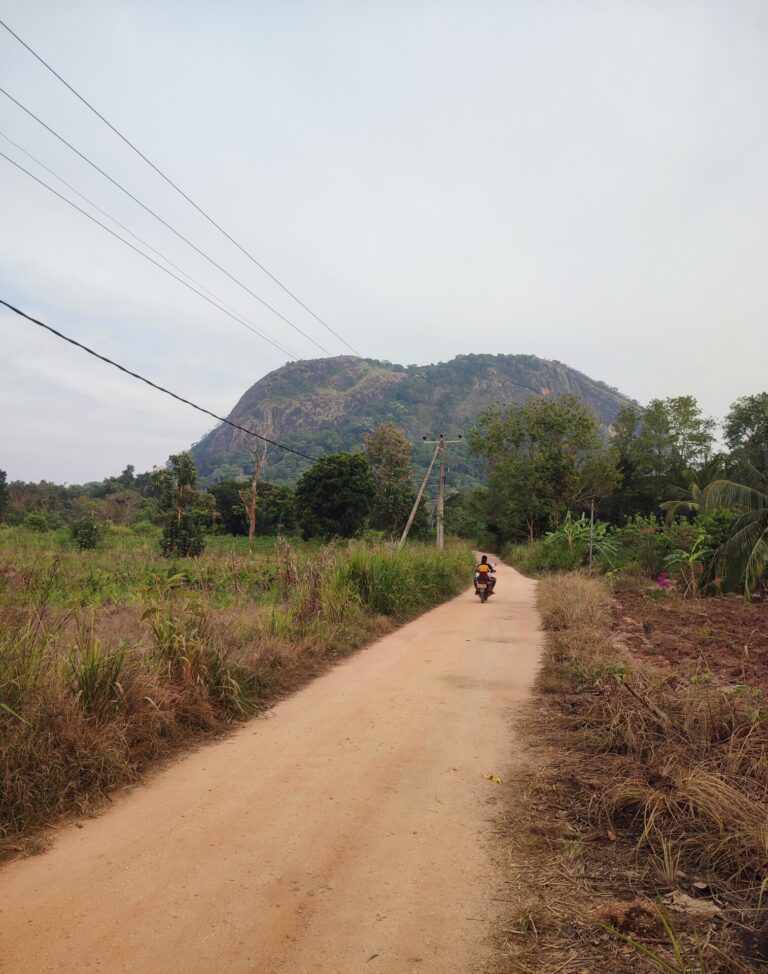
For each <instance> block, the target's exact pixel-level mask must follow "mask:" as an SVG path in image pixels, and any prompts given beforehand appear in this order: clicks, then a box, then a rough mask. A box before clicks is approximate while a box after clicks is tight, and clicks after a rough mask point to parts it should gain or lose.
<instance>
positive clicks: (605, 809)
mask: <svg viewBox="0 0 768 974" xmlns="http://www.w3.org/2000/svg"><path fill="white" fill-rule="evenodd" d="M539 604H540V608H541V612H542V616H543V619H544V627H545V628H546V629H547V630H548V632H549V636H548V653H547V658H546V661H545V666H544V671H543V674H542V677H541V681H540V689H541V690H542V691H544V692H548V693H550V694H551V693H556V694H557V695H558V696H557V697H556V698H551V701H552V702H551V703H550V705H549V706H550V707H551V708H552V713H551V715H550V717H554V718H555V719H554V723H553V722H552V721H550V724H551V726H553V727H555V729H554V731H553V734H554V740H555V742H556V743H557V744H558V745H559V746H560V747H562V746H563V745H567V747H568V748H569V749H570V754H569V761H570V767H571V769H572V772H573V773H574V776H575V778H576V779H577V786H578V790H579V791H580V796H579V797H580V801H581V802H582V804H583V807H584V809H585V814H586V818H587V820H588V821H589V822H591V823H592V827H593V828H594V827H595V826H596V827H597V828H599V829H600V830H601V832H602V834H603V835H606V834H608V835H610V836H613V838H614V840H615V837H616V834H619V835H621V836H624V837H626V838H627V839H630V840H631V849H632V850H633V851H632V859H633V861H634V863H635V867H636V868H637V867H639V870H640V871H639V875H642V876H644V877H645V878H646V880H647V881H651V882H652V883H653V887H654V888H655V890H656V891H657V893H658V894H659V895H660V894H661V893H664V892H669V891H675V890H676V889H679V887H681V886H682V887H683V888H685V884H686V883H690V882H691V877H697V878H698V880H699V883H698V887H696V888H693V887H689V888H690V889H691V890H692V892H693V893H694V894H695V895H699V896H701V895H704V896H705V897H707V898H709V901H710V905H713V904H712V899H711V898H712V897H714V898H715V900H716V905H715V909H714V911H713V912H714V914H717V916H718V917H719V921H718V922H720V924H721V926H720V927H719V928H718V929H717V930H714V929H713V930H712V931H710V934H711V936H710V939H711V941H712V943H711V945H710V946H711V949H710V947H708V948H707V950H705V951H704V952H703V954H701V958H700V960H701V964H702V965H703V966H701V967H700V968H699V966H696V967H695V968H690V969H696V970H699V969H701V970H702V971H704V970H706V971H726V970H744V969H751V968H749V966H747V967H746V968H745V967H744V966H743V962H742V961H740V960H739V959H738V956H737V953H738V951H737V952H735V953H734V950H735V948H734V947H733V945H731V946H729V947H728V948H727V949H726V948H725V947H724V946H723V944H725V942H726V941H727V940H728V939H729V937H730V938H731V939H732V940H734V942H736V943H737V946H738V942H740V939H739V938H741V941H743V936H742V931H739V932H738V936H737V935H735V934H733V928H732V926H729V924H732V921H735V920H738V921H739V922H741V923H746V925H747V926H748V927H750V928H751V929H752V933H751V934H750V936H753V938H754V937H757V938H758V939H760V938H761V937H765V935H766V934H768V923H767V920H768V913H767V912H766V909H768V901H767V899H766V897H767V896H768V804H767V803H766V799H767V798H768V757H767V755H768V713H766V712H765V711H764V710H763V709H762V707H761V704H762V697H761V694H760V692H759V691H755V690H753V689H751V688H749V687H746V686H742V685H738V686H732V687H723V686H717V685H715V684H714V683H713V682H712V681H711V680H710V679H709V677H708V675H707V674H698V675H694V676H693V677H690V676H689V677H686V678H682V677H678V676H676V675H674V674H673V675H670V674H669V673H665V674H662V673H660V672H657V671H655V670H653V669H651V668H649V667H647V666H644V665H641V664H639V663H636V662H635V661H634V660H633V659H632V658H631V657H630V656H629V655H628V654H627V653H626V652H624V651H623V650H622V649H621V648H620V647H618V646H617V645H616V644H615V643H614V640H613V638H612V633H611V629H610V613H609V596H608V593H607V592H606V590H605V588H604V587H603V585H602V583H601V582H599V581H597V580H595V579H591V578H587V577H584V576H580V575H563V576H550V577H547V578H544V579H542V580H541V581H540V582H539ZM579 754H581V755H583V757H582V759H581V760H580V759H579V757H578V756H579ZM629 848H630V847H628V849H629ZM630 872H631V870H630ZM701 889H703V890H705V892H704V894H702V893H701V892H697V890H701ZM726 921H727V923H726ZM608 926H610V927H611V928H614V929H617V930H619V931H621V930H622V926H621V923H619V922H618V921H617V922H613V923H609V924H608ZM726 928H727V929H726ZM728 931H730V933H729V932H728ZM708 936H709V935H708ZM761 942H763V941H762V940H761ZM766 942H768V940H767V941H766ZM718 944H719V946H718ZM698 956H699V955H698V954H697V957H698ZM712 958H716V959H712ZM765 959H766V960H768V956H766V958H765ZM696 963H697V965H698V964H699V961H698V960H697V962H696ZM661 969H667V968H663V967H661ZM673 969H674V970H678V969H680V970H687V969H688V968H685V967H679V965H678V966H677V967H675V966H674V965H673ZM753 969H755V970H757V969H759V966H758V967H754V968H753Z"/></svg>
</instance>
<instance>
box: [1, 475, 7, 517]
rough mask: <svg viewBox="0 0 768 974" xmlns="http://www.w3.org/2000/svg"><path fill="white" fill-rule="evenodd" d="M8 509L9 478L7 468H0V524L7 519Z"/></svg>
mask: <svg viewBox="0 0 768 974" xmlns="http://www.w3.org/2000/svg"><path fill="white" fill-rule="evenodd" d="M7 510H8V478H7V476H6V473H5V470H0V524H2V523H3V521H4V520H5V514H6V511H7Z"/></svg>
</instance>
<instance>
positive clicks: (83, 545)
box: [69, 514, 101, 551]
mask: <svg viewBox="0 0 768 974" xmlns="http://www.w3.org/2000/svg"><path fill="white" fill-rule="evenodd" d="M69 530H70V533H71V535H72V540H73V542H74V544H75V547H76V548H77V549H78V550H79V551H90V550H92V549H93V548H95V547H96V546H97V545H98V543H99V540H100V538H101V529H100V527H99V525H98V524H97V523H96V519H95V518H94V516H93V515H92V514H90V515H87V516H86V517H82V518H79V519H78V520H77V521H74V522H73V523H72V525H71V526H70V529H69Z"/></svg>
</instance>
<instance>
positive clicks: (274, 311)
mask: <svg viewBox="0 0 768 974" xmlns="http://www.w3.org/2000/svg"><path fill="white" fill-rule="evenodd" d="M0 94H3V95H5V97H6V98H8V99H9V100H10V101H12V102H13V103H14V105H16V106H17V107H18V108H20V109H21V110H22V111H23V112H25V113H26V114H27V115H29V117H30V118H33V119H34V120H35V121H36V122H37V123H38V125H42V127H43V128H44V129H45V130H46V131H48V132H50V133H51V135H53V136H54V137H55V138H57V139H58V140H59V142H61V143H63V144H64V145H65V146H66V147H67V148H68V149H71V150H72V152H74V153H75V154H76V155H78V156H79V157H80V158H81V159H82V160H83V161H84V162H87V163H88V165H89V166H91V167H92V168H93V169H95V170H96V172H98V173H101V175H102V176H103V177H104V178H105V179H108V180H109V182H110V183H112V185H113V186H116V187H117V188H118V189H119V190H120V192H122V193H125V195H126V196H128V197H129V198H130V199H132V200H133V202H134V203H136V204H137V205H138V206H140V207H141V208H142V209H143V210H146V212H147V213H149V215H150V216H153V217H154V218H155V219H156V220H157V221H158V222H159V223H162V225H163V226H164V227H166V228H167V229H168V230H170V231H171V233H173V234H175V235H176V236H177V237H178V238H179V240H183V241H184V243H185V244H187V246H188V247H191V248H192V249H193V250H194V251H195V252H196V253H198V254H200V256H201V257H203V258H204V259H205V260H207V261H208V263H209V264H213V266H214V267H216V268H217V269H218V270H220V271H221V273H222V274H225V275H226V276H227V277H228V278H229V279H230V280H231V281H234V282H235V284H237V285H238V286H239V287H241V288H242V289H243V290H244V291H247V292H248V294H250V295H251V297H252V298H255V299H256V300H257V301H258V302H259V303H260V304H262V305H263V306H264V307H265V308H267V310H268V311H271V312H272V314H274V315H276V316H277V317H278V318H280V320H281V321H284V322H285V323H286V325H289V326H290V327H291V328H293V330H294V331H297V332H298V333H299V334H300V335H302V336H303V337H304V338H306V339H307V341H309V342H311V343H312V344H313V345H315V346H316V347H317V348H319V349H320V351H321V352H325V354H326V355H330V354H331V353H330V352H329V351H328V349H327V348H325V346H324V345H321V344H320V342H317V341H315V339H314V338H312V337H311V336H310V335H308V334H307V333H306V332H305V331H302V329H301V328H299V326H298V325H296V324H294V323H293V322H292V321H291V319H290V318H286V316H285V315H284V314H283V313H282V312H280V311H278V310H277V308H275V307H273V306H272V305H271V304H269V302H267V301H265V300H264V298H261V297H259V295H258V294H256V292H255V291H252V290H251V289H250V288H249V287H248V285H247V284H243V282H242V281H241V280H240V279H239V278H237V277H235V276H234V274H230V273H229V271H228V270H227V269H226V268H224V267H222V266H221V264H219V263H218V261H216V260H214V259H213V257H210V256H209V255H208V254H206V252H205V251H204V250H201V249H200V248H199V247H198V246H197V244H194V243H192V241H191V240H190V239H189V238H188V237H185V236H184V234H183V233H181V232H180V231H179V230H177V229H176V228H175V227H173V226H171V224H170V223H168V221H167V220H164V219H163V218H162V217H161V216H160V215H159V214H158V213H155V211H154V210H153V209H151V208H150V207H149V206H147V205H146V203H142V201H141V200H140V199H139V198H138V196H134V194H133V193H132V192H131V191H130V190H128V189H126V188H125V186H123V185H122V184H121V183H119V182H118V181H117V180H116V179H113V177H112V176H110V175H109V173H108V172H105V171H104V170H103V169H102V168H101V166H98V165H96V163H95V162H93V160H92V159H89V158H88V156H86V155H85V154H84V153H83V152H81V151H80V150H79V149H76V148H75V147H74V146H73V145H72V143H71V142H68V141H67V140H66V139H65V138H64V136H63V135H59V133H58V132H56V131H55V130H54V129H52V128H51V126H50V125H48V124H46V123H45V122H44V121H43V120H42V119H41V118H40V117H39V116H37V115H35V113H34V112H33V111H32V110H31V109H29V108H27V107H26V105H23V104H22V103H21V102H20V101H19V100H18V98H14V97H13V95H12V94H10V92H8V91H6V90H5V88H0Z"/></svg>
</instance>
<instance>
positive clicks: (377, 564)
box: [0, 532, 473, 838]
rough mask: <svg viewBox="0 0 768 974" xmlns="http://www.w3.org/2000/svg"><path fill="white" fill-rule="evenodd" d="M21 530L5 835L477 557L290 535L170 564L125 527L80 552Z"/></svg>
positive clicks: (11, 574)
mask: <svg viewBox="0 0 768 974" xmlns="http://www.w3.org/2000/svg"><path fill="white" fill-rule="evenodd" d="M12 540H13V545H11V547H10V549H9V548H6V549H5V552H6V555H7V554H8V553H9V551H11V552H12V553H13V558H6V560H5V561H4V562H3V561H0V838H1V837H3V836H6V837H8V836H11V835H14V834H18V833H20V832H24V831H25V830H28V829H30V828H32V827H34V826H37V825H40V824H42V823H44V822H48V821H51V820H52V819H53V818H55V817H56V816H57V815H60V814H62V813H64V812H67V811H73V810H75V811H77V810H83V809H86V808H87V807H88V806H89V804H90V803H92V802H93V801H94V800H95V799H98V798H99V796H101V795H104V794H106V793H107V792H109V791H110V790H111V789H113V788H115V787H116V786H119V785H121V784H125V783H127V782H130V781H133V780H135V779H136V778H137V777H138V776H139V775H140V774H141V773H142V771H143V770H144V769H145V768H146V767H148V766H149V765H150V764H151V763H152V762H153V761H155V760H156V759H157V758H159V757H161V756H163V755H165V754H168V753H169V752H170V751H171V750H172V749H174V748H177V747H179V746H180V745H183V744H184V743H185V742H187V741H189V740H190V738H193V737H195V736H198V735H199V734H200V733H201V732H206V731H211V730H214V729H216V728H219V727H222V726H224V725H226V724H227V723H228V722H230V721H232V720H234V719H239V718H242V717H243V716H245V715H247V714H249V713H253V712H254V710H256V709H258V708H259V707H262V706H264V705H265V704H266V703H268V702H270V701H272V700H274V699H276V698H277V697H279V696H280V695H282V694H284V693H286V692H288V691H290V690H291V689H293V688H295V687H296V686H298V685H300V684H301V683H302V682H305V681H306V680H307V679H309V678H310V677H311V676H312V675H313V674H315V673H317V672H319V671H320V670H321V669H322V668H323V667H324V666H327V665H328V664H329V662H331V661H332V660H333V659H336V658H338V657H339V656H341V655H344V654H345V653H348V652H350V651H351V650H352V649H354V648H355V647H357V646H360V645H362V644H363V643H365V642H367V641H370V640H371V639H372V638H374V637H375V636H376V635H378V634H380V633H382V632H385V631H387V630H388V629H389V628H391V627H392V626H393V625H396V624H397V623H399V622H401V621H404V620H406V619H408V618H410V617H412V616H414V615H415V614H417V613H418V612H421V611H423V610H424V609H427V608H429V607H430V606H433V605H435V604H437V603H438V602H440V601H442V600H443V599H445V598H447V597H449V596H451V595H453V594H455V593H457V592H458V591H459V590H460V589H461V588H462V587H463V586H465V585H467V584H468V580H469V579H470V578H471V570H472V564H473V561H472V555H471V553H470V552H469V551H468V550H466V549H453V550H448V551H446V552H445V553H443V554H442V555H438V554H437V553H436V552H435V551H434V549H432V548H427V547H424V546H419V545H413V546H409V547H407V548H405V549H404V550H403V551H401V552H397V551H395V550H394V549H393V548H391V547H388V546H383V545H382V546H378V547H367V546H364V545H362V544H355V545H350V546H347V547H338V546H335V545H329V546H325V547H320V548H318V547H313V548H304V547H301V548H296V547H291V546H290V545H289V544H288V543H286V542H282V541H281V542H279V543H278V544H277V545H274V544H272V545H270V546H269V548H268V549H267V550H263V551H261V552H257V554H256V555H253V554H252V553H250V552H249V551H247V550H243V551H237V550H236V549H234V548H231V549H226V548H223V547H222V548H221V549H219V550H214V551H212V552H210V553H208V554H206V555H205V556H203V557H202V558H199V559H194V560H185V561H183V562H179V563H176V564H168V563H166V562H163V561H162V560H161V559H160V558H159V557H158V556H157V555H156V553H155V552H154V550H150V549H148V548H145V547H143V546H139V545H132V546H123V545H122V539H119V540H120V544H118V545H117V546H116V547H114V548H113V549H112V550H111V551H108V552H82V553H78V552H72V551H65V550H58V549H55V548H54V549H50V548H45V547H41V546H40V544H39V541H38V539H37V538H35V539H33V542H32V543H30V545H29V546H25V545H24V543H23V542H24V538H23V536H22V535H21V533H20V532H16V535H15V537H14V539H12ZM94 556H95V557H94ZM94 579H96V580H97V581H96V582H94Z"/></svg>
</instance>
